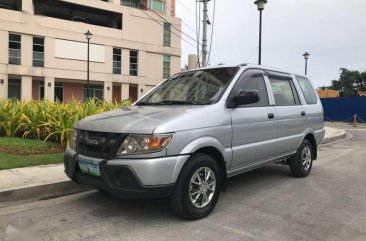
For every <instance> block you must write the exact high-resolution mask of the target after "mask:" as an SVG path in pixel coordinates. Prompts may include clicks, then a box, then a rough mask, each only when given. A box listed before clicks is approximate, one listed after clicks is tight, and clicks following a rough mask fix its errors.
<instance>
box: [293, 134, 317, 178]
mask: <svg viewBox="0 0 366 241" xmlns="http://www.w3.org/2000/svg"><path fill="white" fill-rule="evenodd" d="M313 152H314V151H313V146H312V144H311V143H310V142H309V141H308V140H306V139H305V140H303V142H302V143H301V145H300V147H299V148H298V149H297V152H296V155H295V156H293V157H292V158H291V159H290V162H289V164H290V170H291V174H292V175H293V176H294V177H306V176H308V175H309V173H310V171H311V168H312V166H313V157H314V154H313Z"/></svg>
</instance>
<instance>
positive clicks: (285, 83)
mask: <svg viewBox="0 0 366 241" xmlns="http://www.w3.org/2000/svg"><path fill="white" fill-rule="evenodd" d="M268 78H269V81H270V83H271V88H272V92H273V96H274V99H275V104H276V105H280V106H289V105H297V104H299V97H298V95H297V93H296V90H295V87H294V86H293V84H292V82H291V79H290V78H287V77H282V76H275V75H270V76H268Z"/></svg>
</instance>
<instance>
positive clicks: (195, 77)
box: [136, 67, 239, 105]
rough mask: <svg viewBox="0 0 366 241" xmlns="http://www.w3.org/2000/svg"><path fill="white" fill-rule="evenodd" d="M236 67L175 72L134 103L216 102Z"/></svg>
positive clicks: (178, 103) (189, 103) (195, 103)
mask: <svg viewBox="0 0 366 241" xmlns="http://www.w3.org/2000/svg"><path fill="white" fill-rule="evenodd" d="M238 70H239V68H238V67H228V68H214V69H202V70H194V71H188V72H183V73H179V74H176V75H174V76H172V77H171V78H169V79H168V80H166V81H165V82H163V83H162V84H161V85H159V86H158V87H156V88H155V89H154V90H153V91H151V92H150V93H148V94H147V95H146V96H145V97H144V98H142V99H141V100H140V101H139V102H137V103H136V105H209V104H213V103H215V102H217V101H218V100H219V99H220V98H221V96H222V94H223V93H224V92H225V90H226V88H227V87H228V85H229V84H230V82H231V80H232V79H233V78H234V76H235V74H236V73H237V71H238Z"/></svg>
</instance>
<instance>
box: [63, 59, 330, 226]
mask: <svg viewBox="0 0 366 241" xmlns="http://www.w3.org/2000/svg"><path fill="white" fill-rule="evenodd" d="M324 133H325V131H324V117H323V108H322V105H321V102H320V100H319V97H318V96H317V94H316V92H315V91H314V88H313V86H312V84H311V82H310V80H309V79H308V78H307V77H306V76H303V75H297V74H292V73H289V72H286V71H278V70H276V69H273V68H267V67H263V66H256V65H248V64H242V65H238V66H229V67H222V66H220V67H214V68H204V69H196V70H191V71H186V72H181V73H178V74H176V75H174V76H172V77H170V78H169V79H167V80H165V81H164V82H162V83H161V84H160V85H158V86H157V87H155V88H154V89H152V90H151V91H150V92H148V93H147V94H146V95H145V96H143V97H142V98H141V99H139V100H138V101H137V102H135V103H134V104H133V105H132V106H130V107H126V108H122V109H118V110H113V111H109V112H105V113H102V114H98V115H94V116H91V117H88V118H86V119H84V120H81V121H79V122H78V123H77V124H76V125H75V128H74V129H73V131H72V138H71V142H70V145H69V146H68V147H67V149H66V152H65V157H64V161H65V172H66V174H67V175H68V176H69V177H70V178H71V179H72V180H74V181H75V182H77V183H82V184H86V185H89V186H92V187H95V188H96V189H101V190H104V191H107V192H109V193H111V194H113V195H115V196H117V197H120V198H132V199H137V198H161V197H166V198H169V200H170V203H171V207H172V210H173V211H174V212H175V213H176V214H178V215H179V216H181V217H183V218H185V219H191V220H193V219H199V218H203V217H205V216H207V215H208V214H209V213H210V212H211V211H212V210H213V209H214V207H215V205H216V203H217V201H218V199H219V195H220V192H221V191H223V190H225V187H226V185H227V179H228V178H230V177H232V176H235V175H238V174H242V173H245V172H248V171H250V170H253V169H255V168H259V167H262V166H265V165H268V164H272V163H282V164H286V165H288V166H289V169H290V172H291V174H292V175H293V176H294V177H299V178H301V177H306V176H308V175H309V173H310V171H311V169H312V164H313V160H315V159H316V158H317V146H318V145H319V143H320V142H321V140H322V139H323V137H324Z"/></svg>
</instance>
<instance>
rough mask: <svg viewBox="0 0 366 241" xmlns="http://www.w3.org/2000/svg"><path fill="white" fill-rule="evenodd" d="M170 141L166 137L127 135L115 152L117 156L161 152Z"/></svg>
mask: <svg viewBox="0 0 366 241" xmlns="http://www.w3.org/2000/svg"><path fill="white" fill-rule="evenodd" d="M171 139H172V135H171V134H167V135H136V134H131V135H129V136H128V137H127V138H126V139H125V140H124V142H123V143H122V145H121V147H120V148H119V149H118V151H117V155H130V154H143V153H150V152H158V151H161V150H163V149H164V148H165V147H166V146H167V145H168V144H169V142H170V140H171Z"/></svg>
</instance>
